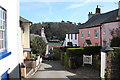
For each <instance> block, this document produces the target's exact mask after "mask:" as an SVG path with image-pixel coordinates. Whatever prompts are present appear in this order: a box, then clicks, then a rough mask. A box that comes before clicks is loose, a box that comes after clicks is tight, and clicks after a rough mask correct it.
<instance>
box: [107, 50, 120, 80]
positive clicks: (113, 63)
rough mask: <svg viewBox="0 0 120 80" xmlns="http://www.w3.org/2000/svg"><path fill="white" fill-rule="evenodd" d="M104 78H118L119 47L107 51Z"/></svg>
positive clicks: (119, 71) (119, 67)
mask: <svg viewBox="0 0 120 80" xmlns="http://www.w3.org/2000/svg"><path fill="white" fill-rule="evenodd" d="M106 63H107V65H106V74H105V77H106V78H110V79H116V78H117V79H119V76H120V49H119V50H117V51H114V52H108V53H107V62H106Z"/></svg>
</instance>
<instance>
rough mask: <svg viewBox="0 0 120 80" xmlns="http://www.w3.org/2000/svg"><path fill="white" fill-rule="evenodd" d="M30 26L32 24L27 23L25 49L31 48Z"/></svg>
mask: <svg viewBox="0 0 120 80" xmlns="http://www.w3.org/2000/svg"><path fill="white" fill-rule="evenodd" d="M30 25H31V23H25V24H23V26H24V48H30Z"/></svg>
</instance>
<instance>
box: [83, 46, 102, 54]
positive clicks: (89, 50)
mask: <svg viewBox="0 0 120 80" xmlns="http://www.w3.org/2000/svg"><path fill="white" fill-rule="evenodd" d="M100 52H101V46H91V47H84V54H86V55H91V54H92V55H95V54H99V53H100Z"/></svg>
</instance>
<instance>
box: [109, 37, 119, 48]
mask: <svg viewBox="0 0 120 80" xmlns="http://www.w3.org/2000/svg"><path fill="white" fill-rule="evenodd" d="M110 46H111V47H120V38H119V37H113V39H112V40H111V45H110Z"/></svg>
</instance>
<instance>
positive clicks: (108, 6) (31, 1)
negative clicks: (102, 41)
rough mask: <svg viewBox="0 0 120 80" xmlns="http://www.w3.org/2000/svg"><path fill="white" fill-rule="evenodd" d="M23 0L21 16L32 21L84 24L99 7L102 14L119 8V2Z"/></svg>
mask: <svg viewBox="0 0 120 80" xmlns="http://www.w3.org/2000/svg"><path fill="white" fill-rule="evenodd" d="M97 1H98V2H96V1H95V0H92V1H90V0H74V1H72V0H69V2H68V0H63V1H62V0H60V1H59V0H56V1H55V0H51V1H50V0H21V1H20V16H22V17H24V18H26V19H28V20H30V21H32V22H33V23H39V22H61V21H62V20H64V21H71V22H75V23H79V22H81V23H84V22H86V21H87V20H88V13H89V12H92V13H95V9H96V7H97V5H98V6H99V7H100V8H101V12H102V13H104V12H108V11H111V10H114V9H117V8H118V1H119V0H103V1H102V0H97ZM108 1H109V2H108Z"/></svg>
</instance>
